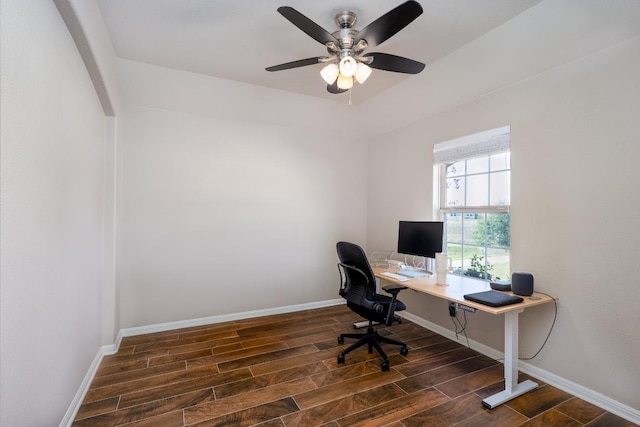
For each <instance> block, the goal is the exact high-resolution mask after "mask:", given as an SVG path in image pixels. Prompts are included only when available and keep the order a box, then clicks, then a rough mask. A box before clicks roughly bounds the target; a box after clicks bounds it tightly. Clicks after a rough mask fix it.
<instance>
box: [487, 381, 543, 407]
mask: <svg viewBox="0 0 640 427" xmlns="http://www.w3.org/2000/svg"><path fill="white" fill-rule="evenodd" d="M537 387H538V383H536V382H533V381H531V380H526V381H523V382H521V383H520V384H517V385H516V386H515V387H514V388H513V389H512V390H511V392H509V391H507V390H503V391H501V392H500V393H496V394H494V395H493V396H489V397H487V398H486V399H484V400H483V401H482V405H483V406H484V407H485V408H488V409H493V408H495V407H497V406H500V405H502V404H503V403H505V402H508V401H509V400H511V399H514V398H516V397H518V396H520V395H522V394H525V393H526V392H528V391H531V390H533V389H535V388H537Z"/></svg>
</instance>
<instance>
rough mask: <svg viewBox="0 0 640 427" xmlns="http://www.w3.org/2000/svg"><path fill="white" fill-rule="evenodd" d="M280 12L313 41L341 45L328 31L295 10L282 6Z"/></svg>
mask: <svg viewBox="0 0 640 427" xmlns="http://www.w3.org/2000/svg"><path fill="white" fill-rule="evenodd" d="M278 12H280V14H281V15H282V16H284V17H285V18H287V19H288V20H289V21H290V22H291V23H292V24H293V25H295V26H296V27H298V28H300V29H301V30H302V31H304V32H305V33H306V34H307V35H308V36H309V37H311V38H312V39H314V40H316V41H318V42H320V43H322V44H327V43H329V42H333V43H335V44H339V42H338V40H337V39H336V38H335V37H333V36H332V35H331V33H329V32H328V31H327V30H325V29H324V28H322V27H321V26H319V25H318V24H316V23H315V22H313V21H312V20H311V19H309V18H307V17H306V16H304V15H303V14H301V13H300V12H298V11H297V10H295V9H294V8H292V7H290V6H282V7H279V8H278Z"/></svg>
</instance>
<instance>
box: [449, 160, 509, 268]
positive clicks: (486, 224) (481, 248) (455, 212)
mask: <svg viewBox="0 0 640 427" xmlns="http://www.w3.org/2000/svg"><path fill="white" fill-rule="evenodd" d="M441 170H442V176H441V178H442V179H441V182H442V185H443V188H442V190H443V191H442V194H443V196H444V200H442V202H441V203H442V206H441V212H442V214H443V219H444V221H445V235H446V237H445V240H446V248H447V249H446V250H447V255H448V256H449V258H450V259H451V268H452V273H453V274H460V275H465V276H471V277H477V278H481V279H484V280H496V279H509V278H510V277H511V267H510V258H509V247H510V239H511V237H510V231H509V222H510V216H509V204H510V177H511V170H510V156H509V153H508V152H503V153H499V154H493V155H487V156H482V157H477V158H473V159H468V160H462V161H458V162H455V163H450V164H446V165H444V167H442V169H441Z"/></svg>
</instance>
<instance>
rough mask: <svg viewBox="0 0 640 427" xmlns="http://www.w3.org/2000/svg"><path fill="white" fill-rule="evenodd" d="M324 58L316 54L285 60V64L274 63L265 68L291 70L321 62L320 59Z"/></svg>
mask: <svg viewBox="0 0 640 427" xmlns="http://www.w3.org/2000/svg"><path fill="white" fill-rule="evenodd" d="M323 58H324V57H323V56H316V57H313V58H305V59H298V60H297V61H291V62H285V63H284V64H279V65H273V66H271V67H267V68H265V69H266V70H267V71H282V70H289V69H291V68H298V67H306V66H307V65H313V64H317V63H319V62H320V59H323Z"/></svg>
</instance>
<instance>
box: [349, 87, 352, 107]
mask: <svg viewBox="0 0 640 427" xmlns="http://www.w3.org/2000/svg"><path fill="white" fill-rule="evenodd" d="M352 105H353V104H352V103H351V89H349V107H351V106H352Z"/></svg>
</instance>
